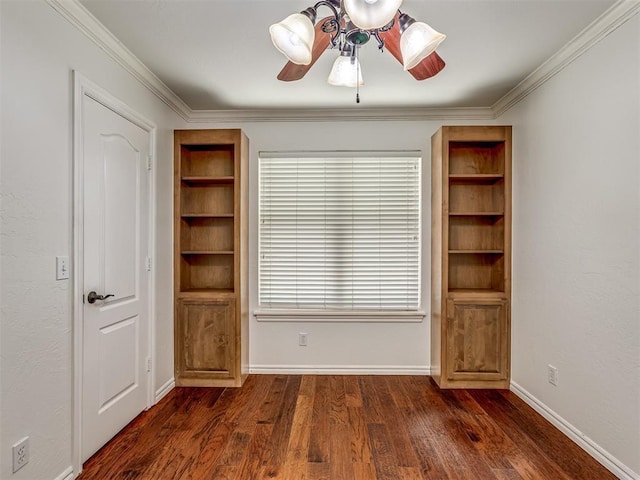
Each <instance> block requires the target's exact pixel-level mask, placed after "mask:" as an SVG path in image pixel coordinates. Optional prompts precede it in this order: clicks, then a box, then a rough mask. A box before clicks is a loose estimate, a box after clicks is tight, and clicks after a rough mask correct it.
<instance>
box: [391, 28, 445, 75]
mask: <svg viewBox="0 0 640 480" xmlns="http://www.w3.org/2000/svg"><path fill="white" fill-rule="evenodd" d="M445 38H447V36H446V35H444V34H442V33H440V32H437V31H435V30H434V29H433V28H431V27H430V26H429V25H427V24H426V23H423V22H414V23H412V24H411V25H409V27H408V28H407V29H406V30H405V31H404V33H403V34H402V36H401V37H400V52H401V53H402V63H403V64H404V69H405V70H411V69H412V68H413V67H415V66H416V65H417V64H419V63H420V62H421V61H422V60H423V59H425V58H426V57H428V56H429V55H431V54H432V53H433V52H435V51H436V48H438V45H440V43H442V41H443V40H444V39H445Z"/></svg>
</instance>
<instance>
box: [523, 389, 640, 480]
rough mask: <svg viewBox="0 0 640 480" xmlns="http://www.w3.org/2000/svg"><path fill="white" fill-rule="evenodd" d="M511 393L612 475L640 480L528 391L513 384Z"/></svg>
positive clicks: (628, 479) (638, 476)
mask: <svg viewBox="0 0 640 480" xmlns="http://www.w3.org/2000/svg"><path fill="white" fill-rule="evenodd" d="M511 391H512V392H513V393H515V394H516V395H517V396H518V397H520V398H521V399H522V400H523V401H524V402H525V403H527V404H528V405H529V406H530V407H531V408H533V409H534V410H535V411H536V412H538V413H539V414H540V415H542V416H543V417H544V418H546V419H547V420H548V421H549V422H551V423H552V424H553V425H554V426H555V427H556V428H557V429H558V430H560V431H561V432H562V433H564V434H565V435H566V436H567V437H569V438H570V439H571V440H573V441H574V442H575V443H576V444H578V446H579V447H580V448H582V449H583V450H584V451H585V452H587V453H588V454H589V455H591V456H592V457H593V458H595V459H596V460H597V461H598V462H600V463H601V464H602V465H604V466H605V467H606V468H607V469H608V470H609V471H610V472H611V473H613V474H614V475H615V476H617V477H618V478H620V479H621V480H640V475H639V474H638V473H636V472H634V471H633V470H631V469H630V468H629V467H627V466H626V465H625V464H623V463H622V462H621V461H620V460H618V459H617V458H615V457H614V456H613V455H611V454H610V453H609V452H607V451H606V450H605V449H604V448H602V447H601V446H600V445H598V444H597V443H596V442H594V441H593V440H592V439H590V438H589V437H587V436H586V435H585V434H584V433H582V432H581V431H580V430H578V429H577V428H576V427H574V426H573V425H571V424H570V423H569V422H567V421H566V420H565V419H564V418H562V417H561V416H560V415H558V414H557V413H556V412H554V411H553V410H551V409H550V408H549V407H548V406H547V405H545V404H544V403H543V402H541V401H540V400H539V399H537V398H536V397H534V396H533V395H532V394H531V393H529V392H528V391H527V390H525V389H524V388H522V387H521V386H520V385H518V384H517V383H515V382H513V381H512V382H511Z"/></svg>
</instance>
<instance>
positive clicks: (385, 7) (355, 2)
mask: <svg viewBox="0 0 640 480" xmlns="http://www.w3.org/2000/svg"><path fill="white" fill-rule="evenodd" d="M343 5H344V10H345V12H346V13H347V15H349V18H350V19H351V21H352V22H353V23H354V24H355V25H356V26H357V27H359V28H362V29H364V30H373V29H376V28H381V27H384V26H385V25H387V24H388V23H389V22H391V20H393V18H394V17H395V15H396V13H397V12H398V9H399V8H400V5H402V0H344V3H343Z"/></svg>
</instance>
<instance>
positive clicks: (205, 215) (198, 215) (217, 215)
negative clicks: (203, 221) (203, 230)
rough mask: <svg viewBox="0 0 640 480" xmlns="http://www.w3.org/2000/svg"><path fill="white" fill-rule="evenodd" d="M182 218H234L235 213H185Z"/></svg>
mask: <svg viewBox="0 0 640 480" xmlns="http://www.w3.org/2000/svg"><path fill="white" fill-rule="evenodd" d="M180 217H181V218H233V217H234V215H233V213H183V214H182V215H180Z"/></svg>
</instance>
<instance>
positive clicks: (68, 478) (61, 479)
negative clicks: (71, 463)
mask: <svg viewBox="0 0 640 480" xmlns="http://www.w3.org/2000/svg"><path fill="white" fill-rule="evenodd" d="M74 478H75V475H74V474H73V467H67V468H65V470H64V472H62V473H61V474H60V475H58V476H57V477H56V478H55V479H54V480H73V479H74Z"/></svg>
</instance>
